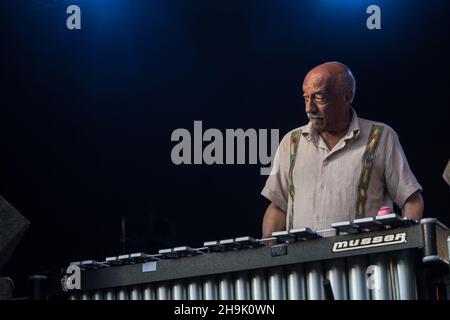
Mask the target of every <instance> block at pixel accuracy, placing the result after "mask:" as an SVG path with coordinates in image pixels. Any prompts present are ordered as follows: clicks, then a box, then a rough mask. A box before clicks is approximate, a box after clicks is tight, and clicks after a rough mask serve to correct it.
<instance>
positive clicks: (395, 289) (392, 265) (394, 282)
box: [388, 255, 400, 300]
mask: <svg viewBox="0 0 450 320" xmlns="http://www.w3.org/2000/svg"><path fill="white" fill-rule="evenodd" d="M388 256H389V258H388V259H389V273H388V276H389V289H390V291H391V299H392V300H399V297H400V289H399V286H398V275H397V265H396V261H395V258H394V256H393V255H388Z"/></svg>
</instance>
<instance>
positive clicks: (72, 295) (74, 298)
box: [67, 294, 78, 300]
mask: <svg viewBox="0 0 450 320" xmlns="http://www.w3.org/2000/svg"><path fill="white" fill-rule="evenodd" d="M67 299H68V300H78V295H77V294H69V296H68V298H67Z"/></svg>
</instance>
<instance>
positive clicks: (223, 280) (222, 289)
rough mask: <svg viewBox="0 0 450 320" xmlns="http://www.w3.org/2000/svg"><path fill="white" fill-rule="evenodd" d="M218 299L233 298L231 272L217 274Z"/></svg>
mask: <svg viewBox="0 0 450 320" xmlns="http://www.w3.org/2000/svg"><path fill="white" fill-rule="evenodd" d="M218 290H219V300H234V287H233V278H232V277H231V274H229V273H227V274H222V275H220V276H219V288H218Z"/></svg>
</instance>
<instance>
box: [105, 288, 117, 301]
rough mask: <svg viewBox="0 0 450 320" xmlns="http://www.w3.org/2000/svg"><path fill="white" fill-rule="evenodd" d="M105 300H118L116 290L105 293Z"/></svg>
mask: <svg viewBox="0 0 450 320" xmlns="http://www.w3.org/2000/svg"><path fill="white" fill-rule="evenodd" d="M104 298H105V300H116V290H114V289H107V290H105V293H104Z"/></svg>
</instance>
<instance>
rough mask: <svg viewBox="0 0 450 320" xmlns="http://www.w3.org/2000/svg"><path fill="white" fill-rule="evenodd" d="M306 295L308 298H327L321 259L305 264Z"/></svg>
mask: <svg viewBox="0 0 450 320" xmlns="http://www.w3.org/2000/svg"><path fill="white" fill-rule="evenodd" d="M305 276H306V296H307V298H308V300H323V299H325V289H324V287H323V274H322V264H321V262H320V261H316V262H310V263H307V264H306V265H305Z"/></svg>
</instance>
